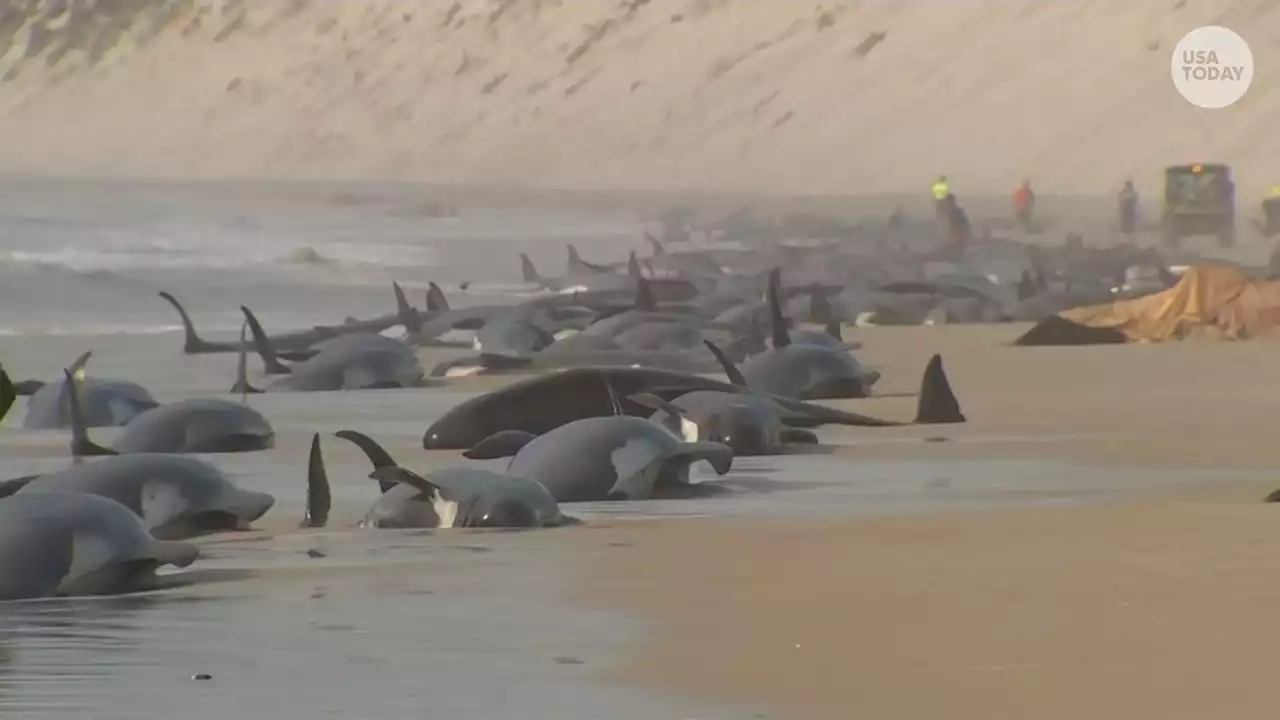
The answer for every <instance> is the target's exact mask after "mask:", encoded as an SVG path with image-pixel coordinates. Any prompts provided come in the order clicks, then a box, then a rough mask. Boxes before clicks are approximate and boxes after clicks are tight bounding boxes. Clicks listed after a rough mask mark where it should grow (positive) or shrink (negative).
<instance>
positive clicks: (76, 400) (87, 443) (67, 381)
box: [59, 370, 118, 463]
mask: <svg viewBox="0 0 1280 720" xmlns="http://www.w3.org/2000/svg"><path fill="white" fill-rule="evenodd" d="M62 376H63V382H62V392H63V393H64V394H65V397H66V402H67V403H68V404H69V405H70V406H71V459H72V461H74V462H76V463H79V461H80V458H82V457H94V456H102V455H116V454H118V453H116V451H115V450H108V449H107V448H104V447H102V446H101V445H98V444H96V443H94V442H93V441H92V440H90V439H89V429H88V427H87V425H88V423H86V422H85V419H84V410H83V409H81V407H80V388H79V385H80V383H79V382H78V381H77V380H76V376H75V375H73V374H72V373H71V371H70V370H63V371H62ZM61 402H62V399H61V398H59V403H61Z"/></svg>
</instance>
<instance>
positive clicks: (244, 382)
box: [231, 323, 262, 405]
mask: <svg viewBox="0 0 1280 720" xmlns="http://www.w3.org/2000/svg"><path fill="white" fill-rule="evenodd" d="M248 328H249V324H248V323H241V324H240V347H239V349H238V350H236V355H237V357H236V384H235V385H233V386H232V387H231V392H239V393H240V404H241V405H248V404H249V394H250V393H260V392H262V391H261V390H259V389H258V388H256V387H254V386H252V385H250V384H249V342H248V340H247V339H246V338H245V333H246V332H247V331H248Z"/></svg>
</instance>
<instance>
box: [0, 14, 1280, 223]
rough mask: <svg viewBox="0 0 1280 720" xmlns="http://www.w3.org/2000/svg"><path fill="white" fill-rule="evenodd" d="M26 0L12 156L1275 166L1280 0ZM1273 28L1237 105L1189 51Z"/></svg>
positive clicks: (637, 165) (152, 161)
mask: <svg viewBox="0 0 1280 720" xmlns="http://www.w3.org/2000/svg"><path fill="white" fill-rule="evenodd" d="M65 5H66V3H61V2H51V1H50V0H12V2H8V3H6V4H5V8H4V9H3V10H0V76H3V77H4V78H5V82H4V84H3V86H0V87H2V88H3V90H2V91H0V136H3V137H5V138H21V142H5V143H3V144H2V145H0V170H3V171H9V172H30V173H38V174H58V175H63V174H92V175H99V176H121V175H127V176H165V177H253V178H262V177H276V178H279V177H288V178H307V179H316V178H321V177H324V178H341V179H363V180H400V179H404V180H426V181H435V182H442V183H449V184H454V183H485V184H492V183H496V184H504V185H507V184H510V185H521V186H536V187H553V188H586V189H597V188H606V187H607V188H615V189H617V188H624V189H662V190H671V189H692V188H696V189H702V190H716V191H751V192H762V193H768V194H774V195H794V194H815V193H817V194H828V193H836V194H850V193H869V192H871V193H884V192H894V193H897V192H911V193H922V192H923V191H924V189H925V187H926V186H927V184H928V182H930V181H931V179H932V178H933V177H934V176H935V175H936V174H937V173H939V172H945V173H949V174H950V175H951V176H952V179H953V182H954V183H956V189H957V192H960V193H968V194H969V195H973V194H976V193H998V194H1001V195H1003V194H1005V193H1006V192H1010V191H1011V188H1012V187H1013V186H1014V185H1015V184H1016V183H1017V182H1018V181H1019V180H1020V179H1022V178H1023V177H1026V176H1030V177H1033V178H1035V180H1036V182H1037V187H1038V188H1039V189H1040V191H1041V192H1042V193H1045V194H1065V195H1109V194H1110V193H1112V192H1114V191H1115V189H1116V188H1117V187H1118V185H1119V183H1120V181H1121V180H1122V179H1123V178H1125V177H1126V176H1129V177H1133V178H1134V179H1135V181H1137V182H1138V184H1139V185H1140V186H1143V187H1145V186H1149V185H1151V184H1154V183H1156V182H1157V181H1158V179H1159V175H1158V173H1159V171H1160V169H1161V168H1162V167H1163V166H1164V165H1166V164H1171V163H1178V162H1197V161H1205V162H1225V163H1228V164H1231V165H1233V166H1234V167H1235V169H1236V172H1237V178H1238V184H1239V191H1240V195H1241V197H1242V198H1255V197H1257V196H1258V195H1259V194H1260V193H1261V192H1263V191H1264V190H1265V189H1266V188H1268V187H1270V186H1271V185H1273V184H1274V183H1275V182H1277V179H1276V177H1275V176H1274V170H1273V168H1274V167H1275V165H1276V164H1277V163H1278V162H1280V136H1277V135H1276V133H1275V132H1274V122H1273V120H1274V117H1275V113H1276V111H1277V109H1278V108H1280V86H1277V85H1276V83H1274V82H1269V81H1268V78H1271V77H1275V76H1276V72H1277V71H1280V59H1277V55H1276V53H1273V52H1270V48H1272V47H1274V45H1275V43H1276V42H1278V39H1277V37H1276V33H1277V32H1278V31H1277V26H1278V23H1280V8H1278V7H1277V6H1276V5H1275V4H1274V3H1269V2H1256V1H1255V2H1246V1H1244V0H1236V1H1231V0H1136V1H1135V2H1130V3H1125V4H1123V5H1120V4H1117V3H1115V2H1111V1H1110V0H1079V1H1073V2H1044V1H1041V0H1036V1H1031V0H975V1H973V2H938V1H936V0H904V1H894V2H889V1H887V0H867V1H865V2H822V3H819V2H814V3H794V2H728V1H727V0H669V1H662V2H653V1H645V0H629V1H626V2H551V1H549V0H458V1H457V2H453V1H452V0H424V1H422V2H404V1H403V0H363V1H361V2H330V1H327V0H315V1H308V0H281V1H279V2H244V1H243V0H222V1H220V2H212V1H206V0H150V1H148V0H131V1H130V2H122V3H105V2H99V3H73V4H72V7H73V9H71V10H64V9H61V8H63V7H64V6H65ZM1206 24H1225V25H1227V26H1230V27H1232V28H1234V29H1235V30H1236V31H1237V32H1239V33H1241V34H1242V35H1243V36H1244V37H1245V39H1246V40H1248V41H1249V42H1250V43H1251V44H1252V45H1253V47H1254V53H1255V54H1254V59H1255V63H1256V77H1257V81H1256V82H1254V83H1253V86H1252V88H1251V89H1250V92H1249V93H1248V94H1247V95H1246V96H1245V97H1244V98H1243V99H1242V100H1241V101H1240V102H1239V103H1237V104H1236V105H1234V106H1232V107H1229V108H1225V109H1223V110H1221V111H1218V112H1212V113H1208V112H1204V111H1202V110H1200V109H1198V108H1195V107H1192V106H1191V105H1189V104H1188V103H1187V102H1186V101H1184V100H1183V99H1182V98H1181V97H1179V96H1178V94H1177V93H1176V92H1175V91H1174V88H1173V86H1172V83H1171V82H1170V74H1169V59H1170V56H1171V53H1172V51H1173V48H1174V46H1175V44H1176V43H1177V42H1178V40H1179V39H1180V38H1181V37H1182V35H1183V34H1185V33H1186V32H1187V31H1188V30H1189V29H1191V28H1193V27H1196V26H1198V25H1206Z"/></svg>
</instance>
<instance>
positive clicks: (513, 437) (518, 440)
mask: <svg viewBox="0 0 1280 720" xmlns="http://www.w3.org/2000/svg"><path fill="white" fill-rule="evenodd" d="M537 437H538V436H537V435H534V434H533V433H531V432H526V431H524V430H503V431H502V432H497V433H494V434H492V435H490V436H489V437H487V438H485V439H483V440H481V441H480V442H478V443H476V444H475V445H472V446H471V447H470V448H469V449H467V450H465V451H463V453H462V457H464V458H467V459H469V460H497V459H498V458H505V457H513V456H515V454H516V453H518V452H520V450H521V449H522V448H523V447H524V446H525V445H528V444H529V443H531V442H533V441H534V440H535V439H536V438H537Z"/></svg>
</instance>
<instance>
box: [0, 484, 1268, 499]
mask: <svg viewBox="0 0 1280 720" xmlns="http://www.w3.org/2000/svg"><path fill="white" fill-rule="evenodd" d="M19 479H20V480H21V479H25V478H19ZM9 482H14V481H13V480H10V481H9ZM0 497H3V496H0ZM1262 502H1269V503H1273V502H1280V489H1277V490H1272V491H1271V494H1269V495H1267V496H1266V497H1264V498H1262Z"/></svg>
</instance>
